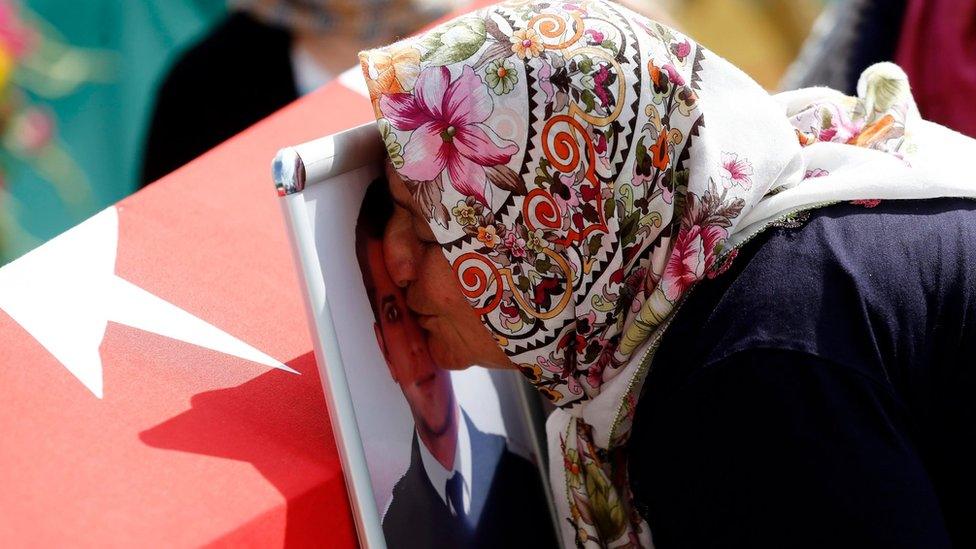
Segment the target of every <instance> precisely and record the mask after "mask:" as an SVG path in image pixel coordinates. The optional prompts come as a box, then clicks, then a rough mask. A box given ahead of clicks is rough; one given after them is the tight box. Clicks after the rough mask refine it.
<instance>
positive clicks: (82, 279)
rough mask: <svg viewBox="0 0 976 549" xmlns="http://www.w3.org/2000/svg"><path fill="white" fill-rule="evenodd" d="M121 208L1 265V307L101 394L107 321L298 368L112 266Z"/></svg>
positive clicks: (274, 365)
mask: <svg viewBox="0 0 976 549" xmlns="http://www.w3.org/2000/svg"><path fill="white" fill-rule="evenodd" d="M118 241H119V215H118V211H117V210H116V208H115V207H114V206H113V207H110V208H108V209H106V210H103V211H102V212H100V213H98V214H96V215H95V216H94V217H92V218H90V219H88V220H87V221H85V222H83V223H81V224H80V225H78V226H76V227H74V228H72V229H70V230H68V231H67V232H65V233H64V234H62V235H60V236H58V237H56V238H54V239H53V240H51V241H49V242H47V243H46V244H44V245H43V246H41V247H39V248H37V249H35V250H34V251H32V252H30V253H28V254H27V255H25V256H23V257H21V258H20V259H17V260H16V261H14V262H12V263H10V264H8V265H6V266H4V267H3V268H0V309H2V310H3V311H5V312H6V313H7V314H9V315H10V317H11V318H13V319H14V321H16V322H17V323H18V324H20V325H21V326H22V327H23V328H24V329H25V330H26V331H27V332H28V333H29V334H31V336H33V337H34V338H35V339H36V340H37V341H38V342H39V343H40V344H41V345H43V346H44V348H45V349H47V350H48V352H50V353H51V354H52V355H54V357H55V358H56V359H57V360H58V361H59V362H61V364H62V365H64V367H65V368H66V369H67V370H68V371H69V372H71V374H72V375H74V376H75V377H76V378H78V380H79V381H81V383H82V384H84V385H85V387H87V388H88V390H90V391H91V392H92V393H93V394H94V395H95V396H96V397H98V398H102V396H103V387H102V359H101V356H100V354H99V345H101V342H102V337H103V336H104V335H105V328H106V327H107V325H108V321H110V320H111V321H113V322H116V323H118V324H123V325H126V326H131V327H133V328H138V329H140V330H144V331H146V332H151V333H156V334H160V335H163V336H166V337H169V338H172V339H176V340H180V341H185V342H187V343H192V344H194V345H198V346H200V347H204V348H207V349H212V350H215V351H218V352H221V353H225V354H228V355H232V356H236V357H239V358H243V359H245V360H249V361H251V362H256V363H258V364H262V365H264V366H268V367H271V368H278V369H280V370H285V371H288V372H291V373H294V374H297V373H298V372H296V371H295V370H293V369H291V368H289V367H288V366H286V365H284V364H282V363H281V362H279V361H278V360H276V359H274V358H272V357H270V356H268V355H266V354H265V353H263V352H261V351H259V350H257V349H255V348H254V347H252V346H250V345H248V344H247V343H245V342H243V341H241V340H240V339H237V338H235V337H234V336H232V335H230V334H228V333H227V332H224V331H223V330H221V329H219V328H217V327H216V326H214V325H212V324H210V323H208V322H206V321H204V320H201V319H200V318H198V317H196V316H193V315H192V314H190V313H188V312H187V311H185V310H183V309H181V308H179V307H177V306H176V305H173V304H172V303H169V302H168V301H165V300H163V299H161V298H159V297H157V296H155V295H153V294H152V293H150V292H148V291H146V290H144V289H142V288H140V287H139V286H136V285H135V284H133V283H132V282H129V281H127V280H125V279H123V278H121V277H119V276H118V275H116V274H115V259H116V251H117V248H118Z"/></svg>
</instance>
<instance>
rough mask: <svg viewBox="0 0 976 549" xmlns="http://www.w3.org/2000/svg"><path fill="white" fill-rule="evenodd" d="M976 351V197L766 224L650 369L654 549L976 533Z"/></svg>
mask: <svg viewBox="0 0 976 549" xmlns="http://www.w3.org/2000/svg"><path fill="white" fill-rule="evenodd" d="M974 356H976V202H974V201H968V200H964V199H938V200H927V201H894V200H892V201H885V202H882V203H881V205H879V206H878V207H877V208H875V209H866V208H864V207H863V206H858V205H851V204H842V205H835V206H831V207H828V208H825V209H822V210H819V211H816V212H813V214H812V215H811V218H810V220H809V222H807V223H806V224H805V225H804V226H802V227H801V228H798V229H770V230H769V231H768V233H766V234H765V235H762V236H760V237H757V238H756V239H755V240H753V241H752V242H750V243H749V244H747V245H746V247H745V248H743V251H742V253H741V254H740V255H739V257H738V258H737V259H736V261H735V262H734V263H733V267H732V269H730V271H729V272H727V273H725V275H722V276H720V277H718V278H716V279H714V280H707V281H704V282H703V283H701V284H700V285H699V286H698V287H697V288H696V289H694V290H692V293H691V294H690V295H689V297H688V299H687V301H686V303H685V305H684V306H683V307H682V308H681V309H680V310H679V311H678V313H677V315H676V317H675V320H674V323H673V324H672V326H671V327H670V328H669V330H668V332H667V333H666V334H665V336H664V338H663V339H662V342H661V346H660V348H659V351H658V355H657V357H656V359H655V361H654V366H653V368H652V371H651V372H650V373H649V375H648V379H647V382H646V384H645V390H644V394H643V395H642V396H641V399H640V401H639V404H638V408H637V411H636V418H635V423H634V428H633V432H632V438H631V441H630V451H631V453H630V475H631V476H630V479H631V486H632V487H633V489H634V493H635V497H636V503H637V507H638V509H639V510H640V511H641V513H642V515H643V516H644V517H645V518H646V519H647V520H648V523H649V524H650V527H651V533H652V535H653V536H654V542H655V545H656V547H657V549H669V548H672V547H681V548H689V547H691V548H695V547H749V548H766V547H769V548H772V547H776V548H783V547H811V548H813V547H816V548H821V547H831V548H834V547H858V548H870V547H885V548H892V547H906V548H907V547H913V548H919V547H924V548H938V547H949V546H950V545H954V546H955V547H976V359H974ZM950 542H951V543H950Z"/></svg>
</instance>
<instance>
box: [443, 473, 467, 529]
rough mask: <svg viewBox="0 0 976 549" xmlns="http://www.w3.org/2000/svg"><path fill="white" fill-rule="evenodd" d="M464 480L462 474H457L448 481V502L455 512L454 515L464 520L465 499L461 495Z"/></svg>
mask: <svg viewBox="0 0 976 549" xmlns="http://www.w3.org/2000/svg"><path fill="white" fill-rule="evenodd" d="M462 482H463V479H462V477H461V473H458V472H455V473H454V476H452V477H451V478H450V479H448V481H447V502H448V503H449V504H450V506H451V508H452V509H453V510H454V515H455V516H458V517H461V518H464V499H463V496H462V494H461V490H462V486H461V483H462Z"/></svg>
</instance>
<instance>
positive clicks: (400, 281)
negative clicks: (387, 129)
mask: <svg viewBox="0 0 976 549" xmlns="http://www.w3.org/2000/svg"><path fill="white" fill-rule="evenodd" d="M386 177H387V181H389V183H390V193H391V194H392V195H393V200H394V202H395V203H396V205H395V208H394V211H393V217H392V218H391V219H390V221H389V223H388V224H387V226H386V233H385V235H384V237H383V253H384V256H385V258H386V267H387V270H388V271H389V273H390V276H392V277H393V281H394V282H395V283H396V284H397V286H400V287H401V288H403V289H404V291H405V293H406V296H407V307H408V308H409V309H410V310H411V311H413V312H414V314H416V315H417V318H418V322H419V324H420V327H421V328H422V329H423V331H424V333H425V334H426V335H427V339H428V345H429V347H430V354H431V356H432V358H433V359H434V362H435V363H436V364H437V365H439V366H440V367H442V368H448V369H454V370H457V369H463V368H467V367H469V366H475V365H478V366H486V367H491V368H513V367H514V364H512V362H511V360H509V358H508V357H507V356H506V355H505V353H504V351H502V349H501V347H499V346H498V344H497V343H496V341H495V338H494V337H492V335H491V333H490V332H489V331H488V329H487V328H486V327H485V326H484V324H482V323H481V318H480V317H479V316H478V315H477V314H476V313H475V312H474V309H473V308H472V307H471V305H469V304H468V301H467V299H466V298H465V297H464V295H463V294H462V293H461V288H460V286H459V283H458V281H457V279H456V278H455V277H454V273H453V271H452V269H451V265H450V264H449V263H448V261H447V258H446V257H444V253H443V252H442V251H441V247H440V245H439V244H438V243H437V241H436V239H435V238H434V234H433V232H432V231H431V230H430V226H429V225H428V224H427V220H426V219H425V218H424V217H423V216H422V215H421V214H420V212H419V211H418V210H417V206H416V203H415V201H414V199H413V197H412V196H411V194H410V191H409V190H408V189H407V187H406V185H405V184H404V182H403V180H402V179H400V177H399V176H398V175H397V174H396V172H395V171H394V170H393V169H392V168H391V167H390V165H389V164H387V167H386Z"/></svg>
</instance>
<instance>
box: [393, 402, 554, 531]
mask: <svg viewBox="0 0 976 549" xmlns="http://www.w3.org/2000/svg"><path fill="white" fill-rule="evenodd" d="M464 419H465V421H467V424H468V435H469V437H470V439H471V476H472V477H474V478H473V479H470V483H471V492H472V494H475V493H479V494H485V497H484V499H483V501H484V505H483V507H481V508H478V505H476V503H477V500H478V498H473V499H474V501H472V505H471V509H470V515H471V517H478V521H477V525H476V527H475V528H474V529H472V528H470V527H468V525H467V523H466V522H464V521H463V519H462V518H459V517H455V516H452V514H451V512H450V511H449V510H448V508H447V505H446V504H445V503H444V500H443V499H441V497H440V495H439V494H438V493H437V491H436V490H435V489H434V487H433V486H432V485H431V483H430V480H429V479H428V477H427V473H426V471H425V470H424V464H423V461H421V457H420V446H419V441H418V439H417V435H416V434H414V437H413V450H412V453H411V457H410V467H409V468H408V469H407V472H406V474H404V475H403V478H401V479H400V480H399V481H397V483H396V486H394V487H393V498H392V500H391V502H390V507H389V509H387V511H386V515H385V516H384V517H383V534H384V536H385V537H386V544H387V546H388V547H390V548H391V549H395V548H418V549H420V548H424V549H426V548H430V547H443V548H452V547H486V548H487V547H492V548H494V547H533V548H535V547H556V546H557V544H556V532H555V529H554V527H553V524H552V522H551V521H550V520H549V519H548V515H546V514H545V512H544V510H545V509H548V505H549V503H548V498H547V497H546V493H545V491H544V490H545V489H544V487H543V485H542V480H541V478H540V472H539V469H537V468H536V467H535V466H534V465H532V464H531V463H530V462H529V461H527V460H526V459H525V458H523V457H521V456H518V455H516V454H513V453H512V452H509V451H508V448H507V446H506V444H505V439H504V437H500V436H498V435H492V434H488V433H482V432H481V431H479V430H478V429H477V428H476V427H475V426H474V424H473V423H471V421H470V420H469V419H468V417H467V414H464ZM540 509H541V510H543V514H541V515H540V511H539V510H540Z"/></svg>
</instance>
